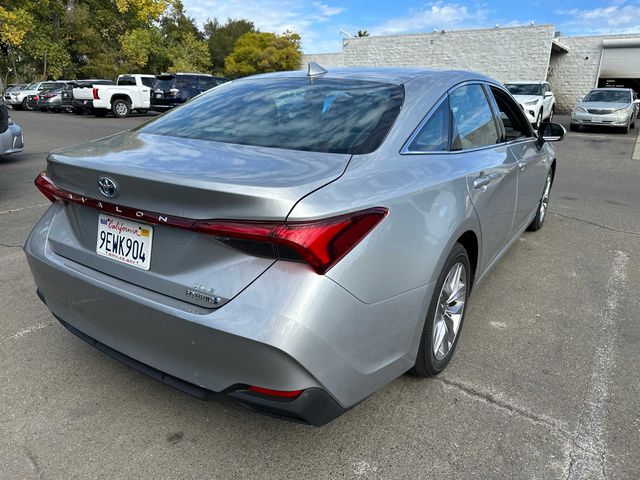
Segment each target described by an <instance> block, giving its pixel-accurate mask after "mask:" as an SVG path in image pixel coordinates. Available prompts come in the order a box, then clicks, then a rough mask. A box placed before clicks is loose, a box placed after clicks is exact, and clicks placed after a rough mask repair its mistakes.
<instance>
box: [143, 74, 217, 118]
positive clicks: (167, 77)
mask: <svg viewBox="0 0 640 480" xmlns="http://www.w3.org/2000/svg"><path fill="white" fill-rule="evenodd" d="M228 81H229V80H227V79H226V78H223V77H214V76H213V75H207V74H205V73H163V74H161V75H158V76H157V77H156V82H155V83H154V84H153V89H152V92H151V109H152V110H156V111H160V112H162V111H164V110H168V109H170V108H173V107H176V106H178V105H180V104H183V103H184V102H186V101H187V100H189V99H190V98H193V97H195V96H196V95H199V94H200V93H202V92H205V91H207V90H209V89H210V88H213V87H217V86H218V85H222V84H223V83H225V82H228Z"/></svg>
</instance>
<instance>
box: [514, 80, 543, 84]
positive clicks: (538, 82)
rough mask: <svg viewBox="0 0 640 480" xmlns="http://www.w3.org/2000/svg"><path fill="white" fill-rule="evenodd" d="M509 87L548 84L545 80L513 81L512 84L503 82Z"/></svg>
mask: <svg viewBox="0 0 640 480" xmlns="http://www.w3.org/2000/svg"><path fill="white" fill-rule="evenodd" d="M504 83H505V84H509V85H540V84H541V83H548V82H547V81H546V80H514V81H513V82H504Z"/></svg>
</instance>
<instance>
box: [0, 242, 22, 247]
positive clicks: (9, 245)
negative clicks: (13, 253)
mask: <svg viewBox="0 0 640 480" xmlns="http://www.w3.org/2000/svg"><path fill="white" fill-rule="evenodd" d="M0 247H5V248H22V245H12V244H10V243H2V242H0Z"/></svg>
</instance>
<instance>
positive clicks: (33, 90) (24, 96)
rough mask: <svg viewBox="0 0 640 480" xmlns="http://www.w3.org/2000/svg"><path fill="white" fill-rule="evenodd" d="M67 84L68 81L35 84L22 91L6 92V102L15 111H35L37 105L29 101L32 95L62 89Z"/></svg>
mask: <svg viewBox="0 0 640 480" xmlns="http://www.w3.org/2000/svg"><path fill="white" fill-rule="evenodd" d="M66 83H67V81H66V80H57V81H46V82H33V83H30V84H29V85H27V86H26V87H24V88H22V89H20V90H12V91H10V92H5V94H4V101H5V102H6V104H7V105H11V106H12V107H13V109H14V110H33V109H34V108H35V104H34V103H30V102H29V101H28V97H29V96H30V95H38V94H39V93H40V92H42V91H44V90H54V89H56V88H62V87H64V86H65V85H66Z"/></svg>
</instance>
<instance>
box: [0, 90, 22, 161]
mask: <svg viewBox="0 0 640 480" xmlns="http://www.w3.org/2000/svg"><path fill="white" fill-rule="evenodd" d="M23 148H24V143H23V139H22V129H21V128H20V127H19V126H18V125H16V124H15V123H13V120H11V117H10V116H9V110H8V109H7V105H6V104H5V102H4V100H3V99H2V98H0V155H8V154H10V153H18V152H21V151H22V149H23Z"/></svg>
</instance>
